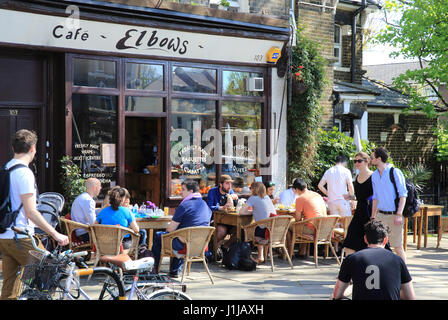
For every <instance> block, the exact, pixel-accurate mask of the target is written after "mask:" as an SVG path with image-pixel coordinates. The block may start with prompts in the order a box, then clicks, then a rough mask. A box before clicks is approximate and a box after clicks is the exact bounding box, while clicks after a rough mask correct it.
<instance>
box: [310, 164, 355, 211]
mask: <svg viewBox="0 0 448 320" xmlns="http://www.w3.org/2000/svg"><path fill="white" fill-rule="evenodd" d="M346 166H347V157H345V156H344V155H339V156H338V157H337V158H336V164H335V165H334V166H333V167H331V168H330V169H328V170H327V171H325V173H324V176H323V177H322V179H321V180H320V182H319V185H318V187H319V190H320V191H322V193H323V194H325V195H326V196H327V197H328V209H329V211H330V212H329V214H330V215H339V216H350V215H351V209H350V203H349V201H347V200H345V198H344V195H347V193H348V194H349V198H350V199H354V194H355V190H354V188H353V181H352V174H351V173H350V170H348V169H347V168H346ZM325 185H327V188H325ZM347 189H348V192H347Z"/></svg>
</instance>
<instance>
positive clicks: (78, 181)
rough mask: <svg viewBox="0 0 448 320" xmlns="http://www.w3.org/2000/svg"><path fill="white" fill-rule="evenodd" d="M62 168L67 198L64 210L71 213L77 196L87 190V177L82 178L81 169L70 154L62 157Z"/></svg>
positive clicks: (63, 185) (63, 184) (64, 190)
mask: <svg viewBox="0 0 448 320" xmlns="http://www.w3.org/2000/svg"><path fill="white" fill-rule="evenodd" d="M61 168H62V173H61V182H62V189H63V193H64V194H63V195H64V198H65V204H64V209H63V212H65V213H69V212H70V208H71V207H72V203H73V201H74V200H75V198H76V197H77V196H78V195H80V194H81V193H83V192H85V191H86V187H85V179H83V178H82V174H81V169H80V168H79V167H78V166H77V165H76V164H75V163H74V162H73V161H72V159H71V157H70V156H67V155H66V156H64V157H62V159H61Z"/></svg>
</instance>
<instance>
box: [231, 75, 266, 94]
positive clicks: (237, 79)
mask: <svg viewBox="0 0 448 320" xmlns="http://www.w3.org/2000/svg"><path fill="white" fill-rule="evenodd" d="M262 77H263V74H261V73H253V72H240V71H227V70H224V71H223V72H222V81H223V94H227V95H240V96H262V95H263V91H249V83H248V81H249V79H250V78H262Z"/></svg>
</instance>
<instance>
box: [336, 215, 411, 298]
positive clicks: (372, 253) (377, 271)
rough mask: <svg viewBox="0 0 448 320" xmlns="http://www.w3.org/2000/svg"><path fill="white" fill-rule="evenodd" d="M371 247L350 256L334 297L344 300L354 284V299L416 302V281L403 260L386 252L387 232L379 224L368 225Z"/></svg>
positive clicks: (339, 277) (345, 261) (340, 272)
mask: <svg viewBox="0 0 448 320" xmlns="http://www.w3.org/2000/svg"><path fill="white" fill-rule="evenodd" d="M364 229H365V238H364V240H365V241H366V243H367V245H368V247H367V248H366V249H363V250H360V251H358V252H355V253H353V254H351V255H349V256H348V257H347V258H346V259H345V260H344V261H343V262H342V265H341V269H340V271H339V276H338V281H337V282H336V285H335V287H334V290H333V298H334V299H340V298H342V297H343V294H344V291H345V290H346V289H347V287H348V286H349V285H350V280H351V281H353V293H352V299H353V300H400V299H403V300H413V299H415V294H414V288H413V285H412V278H411V276H410V274H409V271H408V269H407V267H406V264H405V263H404V261H403V259H401V258H400V257H399V256H397V255H395V254H394V253H392V252H391V251H389V250H386V249H384V246H385V244H386V243H387V240H388V239H387V229H386V227H385V226H384V225H383V224H382V223H381V222H379V221H375V220H373V221H370V222H368V223H367V224H366V225H365V226H364Z"/></svg>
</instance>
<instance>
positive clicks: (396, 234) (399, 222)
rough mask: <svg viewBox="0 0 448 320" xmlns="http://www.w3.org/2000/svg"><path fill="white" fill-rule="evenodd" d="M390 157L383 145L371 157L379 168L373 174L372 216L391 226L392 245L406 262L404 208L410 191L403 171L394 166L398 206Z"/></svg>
mask: <svg viewBox="0 0 448 320" xmlns="http://www.w3.org/2000/svg"><path fill="white" fill-rule="evenodd" d="M388 157H389V154H388V152H387V150H386V149H385V148H383V147H379V148H376V149H374V150H373V153H372V155H371V157H370V158H371V164H373V165H375V166H376V168H377V169H376V170H375V172H374V173H373V174H372V187H373V197H372V199H373V202H372V215H371V217H370V218H371V219H376V220H378V221H381V222H382V223H383V224H384V225H386V226H387V227H388V228H389V243H390V246H391V247H392V248H393V249H394V251H395V253H396V254H397V255H399V256H400V257H401V258H402V259H403V261H404V262H405V263H406V254H405V252H404V249H403V208H404V205H405V203H406V197H407V196H408V192H407V189H406V183H405V178H404V176H403V173H402V172H401V170H399V169H398V168H394V170H393V174H394V177H395V182H396V185H397V191H398V195H399V198H400V200H399V202H398V208H397V207H396V205H395V198H396V194H395V188H394V185H393V183H392V181H391V180H390V169H391V168H392V165H391V164H387V163H386V161H387V159H388Z"/></svg>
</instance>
